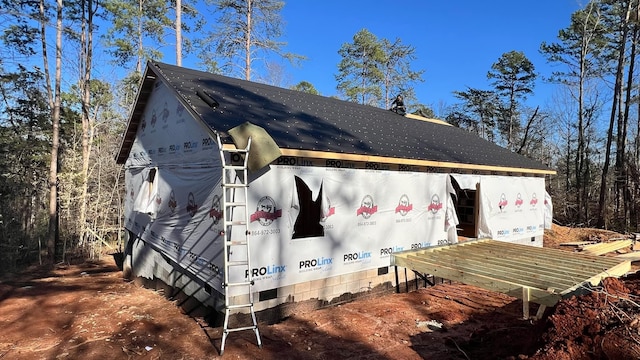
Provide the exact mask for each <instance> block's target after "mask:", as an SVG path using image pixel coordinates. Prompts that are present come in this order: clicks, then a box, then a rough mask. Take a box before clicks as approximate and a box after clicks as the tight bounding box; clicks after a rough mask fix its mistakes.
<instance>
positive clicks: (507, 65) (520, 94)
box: [487, 51, 538, 148]
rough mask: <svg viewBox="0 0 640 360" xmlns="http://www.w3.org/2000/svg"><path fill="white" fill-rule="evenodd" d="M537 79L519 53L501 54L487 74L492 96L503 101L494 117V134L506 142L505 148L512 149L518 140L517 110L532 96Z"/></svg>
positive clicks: (525, 58)
mask: <svg viewBox="0 0 640 360" xmlns="http://www.w3.org/2000/svg"><path fill="white" fill-rule="evenodd" d="M537 76H538V75H537V74H536V72H535V67H534V66H533V63H531V61H529V59H528V58H527V57H526V56H525V55H524V53H522V52H520V51H510V52H507V53H504V54H502V56H500V58H499V59H498V61H497V62H496V63H494V64H493V65H492V66H491V70H490V71H489V72H488V73H487V78H488V79H489V80H492V82H491V85H493V87H494V89H495V93H496V94H497V95H498V97H500V98H501V99H502V101H503V102H502V105H501V107H500V108H499V109H497V110H498V111H497V113H496V114H497V120H498V122H497V125H498V131H499V133H500V134H501V135H502V138H503V139H505V140H506V144H507V148H513V147H514V146H515V145H514V144H515V142H516V139H517V138H518V137H519V134H520V131H521V119H520V109H521V107H522V106H523V101H524V100H525V99H526V98H527V96H528V95H530V94H532V93H533V88H534V87H535V80H536V78H537Z"/></svg>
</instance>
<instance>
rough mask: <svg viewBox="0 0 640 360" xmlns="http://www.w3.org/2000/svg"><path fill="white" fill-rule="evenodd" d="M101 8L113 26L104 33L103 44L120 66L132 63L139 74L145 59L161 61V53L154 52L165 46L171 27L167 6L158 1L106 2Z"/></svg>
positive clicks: (117, 0) (118, 0)
mask: <svg viewBox="0 0 640 360" xmlns="http://www.w3.org/2000/svg"><path fill="white" fill-rule="evenodd" d="M103 5H104V8H105V9H106V11H107V18H108V20H109V21H110V22H111V25H112V26H111V27H109V29H108V30H107V31H106V33H105V34H104V41H105V44H106V45H107V47H108V48H109V52H110V53H111V55H112V56H113V57H114V58H115V61H116V63H117V64H118V65H119V66H123V67H128V66H129V65H130V63H131V62H135V64H136V66H135V68H136V70H137V71H138V72H140V71H142V64H143V63H144V62H146V60H149V59H154V60H160V59H162V52H160V51H158V50H157V46H158V45H159V46H162V45H164V44H165V41H164V35H165V28H170V27H171V26H172V21H171V19H169V17H168V16H167V14H168V13H169V8H168V5H169V3H167V2H165V1H161V0H146V1H142V0H138V1H136V0H107V1H105V2H104V4H103ZM147 41H148V42H147ZM146 44H152V45H146Z"/></svg>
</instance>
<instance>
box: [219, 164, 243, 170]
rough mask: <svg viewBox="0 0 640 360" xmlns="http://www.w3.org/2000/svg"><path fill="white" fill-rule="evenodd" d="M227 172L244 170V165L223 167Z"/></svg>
mask: <svg viewBox="0 0 640 360" xmlns="http://www.w3.org/2000/svg"><path fill="white" fill-rule="evenodd" d="M222 167H223V168H224V169H225V170H244V169H245V167H244V165H223V166H222Z"/></svg>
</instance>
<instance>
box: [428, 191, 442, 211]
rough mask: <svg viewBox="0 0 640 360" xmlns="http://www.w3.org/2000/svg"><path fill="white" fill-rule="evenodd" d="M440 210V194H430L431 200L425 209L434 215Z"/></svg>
mask: <svg viewBox="0 0 640 360" xmlns="http://www.w3.org/2000/svg"><path fill="white" fill-rule="evenodd" d="M440 210H442V202H441V201H440V196H438V194H433V195H432V196H431V202H430V203H429V206H427V211H429V212H430V213H432V214H434V215H435V214H436V213H437V212H438V211H440Z"/></svg>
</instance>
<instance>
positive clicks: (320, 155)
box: [223, 144, 556, 175]
mask: <svg viewBox="0 0 640 360" xmlns="http://www.w3.org/2000/svg"><path fill="white" fill-rule="evenodd" d="M223 148H225V149H233V148H235V146H234V145H233V144H224V145H223ZM280 152H281V153H282V156H293V157H306V158H313V159H329V160H347V161H360V162H377V163H384V164H399V165H412V166H426V167H436V168H446V169H459V170H478V171H497V172H510V173H526V174H537V175H552V174H555V173H556V172H555V171H553V170H536V169H524V168H512V167H500V166H486V165H477V164H461V163H448V162H439V161H429V160H416V159H398V158H390V157H384V156H373V155H360V154H346V153H335V152H324V151H312V150H298V149H280Z"/></svg>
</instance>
